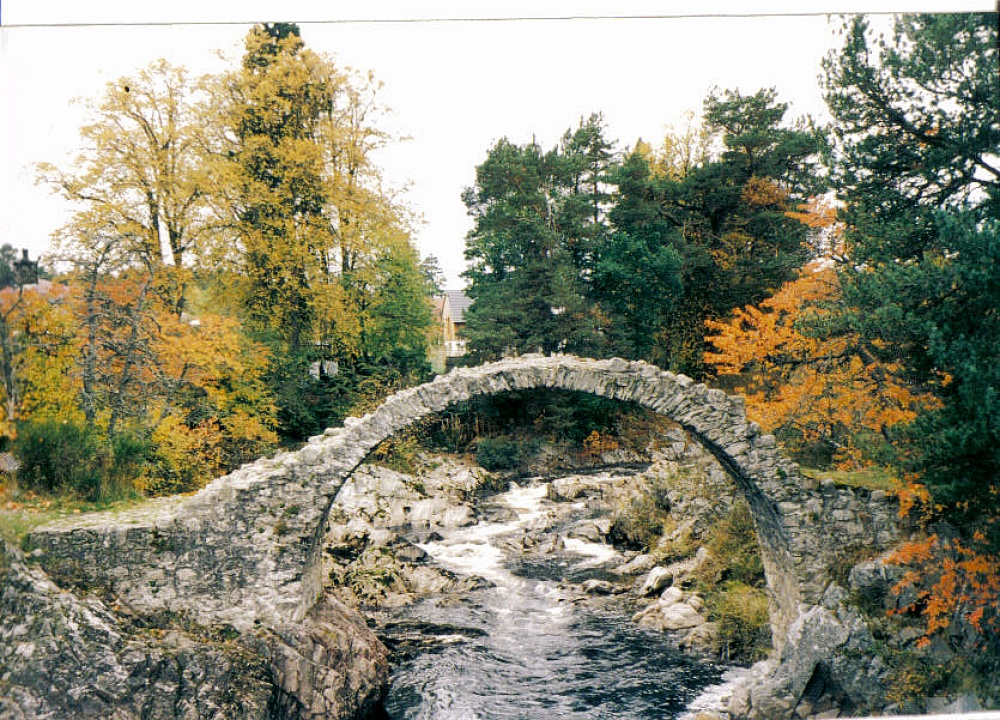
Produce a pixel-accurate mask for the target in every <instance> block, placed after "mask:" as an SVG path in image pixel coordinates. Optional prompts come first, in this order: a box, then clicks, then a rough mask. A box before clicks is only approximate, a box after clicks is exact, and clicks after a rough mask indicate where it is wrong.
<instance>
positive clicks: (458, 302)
mask: <svg viewBox="0 0 1000 720" xmlns="http://www.w3.org/2000/svg"><path fill="white" fill-rule="evenodd" d="M444 293H445V295H447V296H448V304H449V305H450V306H451V317H452V320H454V321H455V322H457V323H464V322H465V311H466V310H468V309H469V306H470V305H472V298H470V297H469V296H468V295H466V294H465V293H464V292H463V291H461V290H445V291H444Z"/></svg>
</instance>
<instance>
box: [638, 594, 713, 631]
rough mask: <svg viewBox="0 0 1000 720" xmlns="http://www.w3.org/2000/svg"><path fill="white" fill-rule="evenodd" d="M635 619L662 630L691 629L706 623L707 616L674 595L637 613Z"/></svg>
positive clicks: (640, 623)
mask: <svg viewBox="0 0 1000 720" xmlns="http://www.w3.org/2000/svg"><path fill="white" fill-rule="evenodd" d="M670 589H676V588H670ZM633 620H634V621H635V622H637V623H638V624H639V625H641V626H642V627H646V628H649V629H651V630H660V631H668V630H669V631H677V630H689V629H691V628H694V627H698V626H699V625H704V624H705V618H704V617H702V616H701V614H700V613H699V612H698V611H697V610H695V609H694V608H693V607H691V606H690V605H688V604H687V603H685V602H677V601H675V600H674V598H673V597H670V598H668V599H667V600H663V599H660V600H658V601H657V602H655V603H653V604H652V605H650V606H649V607H647V608H646V609H645V610H641V611H640V612H638V613H636V614H635V616H634V617H633Z"/></svg>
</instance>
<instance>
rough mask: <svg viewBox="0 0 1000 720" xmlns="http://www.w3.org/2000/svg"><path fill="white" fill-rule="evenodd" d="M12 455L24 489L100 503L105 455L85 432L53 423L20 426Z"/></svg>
mask: <svg viewBox="0 0 1000 720" xmlns="http://www.w3.org/2000/svg"><path fill="white" fill-rule="evenodd" d="M13 454H14V456H15V457H17V458H18V459H19V460H20V461H21V469H20V471H19V473H18V479H19V482H20V484H21V487H22V488H23V489H25V490H32V491H35V492H41V493H46V494H53V493H66V492H70V493H73V494H75V495H78V496H80V497H81V498H83V499H86V500H97V499H100V496H101V489H102V482H101V481H102V478H103V476H104V472H103V471H104V466H105V464H106V463H107V462H108V460H109V458H108V451H107V449H106V448H104V447H102V445H101V443H100V442H99V441H98V439H97V437H96V436H95V435H94V434H93V433H91V432H90V431H88V430H87V428H85V427H83V426H80V425H77V424H75V423H71V422H57V421H54V420H48V421H43V422H25V423H21V424H20V425H19V426H18V437H17V440H16V441H15V442H14V447H13Z"/></svg>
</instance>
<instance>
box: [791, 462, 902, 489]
mask: <svg viewBox="0 0 1000 720" xmlns="http://www.w3.org/2000/svg"><path fill="white" fill-rule="evenodd" d="M800 470H801V472H802V474H803V475H805V476H806V477H808V478H812V479H813V480H832V481H833V482H834V483H835V484H837V485H843V486H845V487H855V488H863V489H865V490H885V491H886V492H889V491H892V490H898V489H899V480H897V479H896V477H895V475H893V474H892V472H891V471H890V470H888V469H886V468H882V467H869V468H864V469H863V470H816V469H813V468H805V467H804V468H800Z"/></svg>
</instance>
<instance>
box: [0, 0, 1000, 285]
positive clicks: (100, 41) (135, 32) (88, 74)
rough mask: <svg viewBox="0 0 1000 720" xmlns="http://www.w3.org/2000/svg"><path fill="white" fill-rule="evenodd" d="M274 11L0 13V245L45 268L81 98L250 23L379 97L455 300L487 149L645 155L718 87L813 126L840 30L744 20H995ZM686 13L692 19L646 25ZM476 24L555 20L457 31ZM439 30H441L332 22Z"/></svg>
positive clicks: (448, 3)
mask: <svg viewBox="0 0 1000 720" xmlns="http://www.w3.org/2000/svg"><path fill="white" fill-rule="evenodd" d="M276 6H277V3H274V2H271V3H266V2H262V1H260V0H243V1H242V2H238V3H236V2H213V3H209V2H205V1H204V0H200V1H197V2H196V1H193V0H176V1H175V2H171V3H163V4H156V5H153V4H147V3H137V2H134V1H129V2H121V1H116V0H96V1H92V2H81V1H80V0H48V1H46V2H33V0H2V7H0V138H2V143H3V144H2V148H3V149H2V154H0V244H2V243H10V244H11V245H13V246H14V247H17V248H28V249H30V251H31V254H32V256H36V255H39V254H42V253H44V252H45V250H46V248H47V246H48V239H49V236H50V235H51V234H52V233H53V232H55V231H56V230H57V229H58V228H59V227H60V226H61V225H62V224H63V223H64V222H65V220H66V213H67V208H66V207H65V205H64V203H63V202H62V201H61V200H60V199H59V198H58V197H57V196H53V195H52V194H51V193H50V192H49V191H48V189H46V188H44V187H39V186H36V185H35V183H34V176H35V171H34V169H33V165H34V163H37V162H41V161H48V162H54V163H56V164H57V165H60V166H66V165H68V162H69V160H70V159H71V158H72V157H73V156H74V155H75V154H76V152H77V141H78V135H77V130H78V128H79V127H80V125H81V124H82V123H83V120H84V116H83V109H82V107H81V106H80V105H79V104H74V103H73V102H72V100H73V98H80V97H82V98H94V97H97V96H99V95H100V94H101V93H102V91H103V88H104V85H105V84H106V83H108V82H111V81H114V80H116V79H117V78H119V77H121V76H123V75H126V74H129V73H131V72H133V71H135V70H137V69H138V68H141V67H143V66H145V65H147V64H149V63H150V62H152V61H153V60H156V59H158V58H161V57H162V58H166V59H167V60H169V61H170V62H172V63H175V64H182V65H185V66H186V67H187V68H188V69H189V70H191V71H192V73H193V74H195V75H197V74H201V73H204V72H213V71H219V70H221V69H223V68H225V67H226V66H227V65H226V63H224V62H223V61H221V60H220V59H219V58H218V57H217V54H216V52H215V51H217V50H221V51H223V52H224V53H226V54H227V55H228V56H229V57H230V58H231V59H233V60H235V59H237V58H238V57H239V55H240V52H241V41H242V39H243V37H244V36H245V34H246V32H247V30H248V29H249V27H250V24H251V23H253V22H259V21H273V20H283V21H291V22H298V23H299V24H300V26H301V28H302V36H303V39H304V40H305V42H306V44H307V45H308V46H309V47H311V48H312V49H314V50H316V51H319V52H324V53H328V54H331V55H333V56H334V57H335V59H336V60H337V61H338V62H339V63H340V64H342V65H348V66H351V67H354V68H357V69H359V70H372V71H374V73H375V75H376V77H377V78H378V79H379V80H381V81H382V82H383V83H384V86H385V87H384V90H383V93H382V96H381V97H382V100H383V102H384V103H385V104H387V105H388V106H390V107H391V108H392V109H393V115H392V116H391V117H390V119H389V121H388V126H389V128H390V129H391V130H393V131H395V132H397V133H398V134H401V135H407V136H409V137H410V138H411V139H410V140H408V141H406V142H404V143H400V144H397V145H395V146H394V147H392V148H390V149H387V150H386V151H384V152H383V153H382V155H381V156H380V163H381V165H382V167H383V168H384V171H385V175H386V178H387V180H388V181H389V182H390V183H391V184H392V185H394V186H396V187H402V186H404V185H406V186H408V187H409V190H408V191H407V193H406V198H407V200H408V202H409V204H410V205H411V206H412V207H413V208H414V209H415V210H416V211H417V212H418V213H420V214H421V215H422V216H423V218H424V223H423V225H422V226H421V227H420V228H419V231H418V234H417V244H418V247H419V249H420V250H421V253H422V254H424V255H427V254H433V255H436V256H437V257H438V259H439V260H440V262H441V266H442V268H443V269H444V271H445V274H446V275H447V277H448V284H449V286H453V287H457V286H460V284H461V280H460V278H459V274H460V273H461V271H462V268H463V257H462V251H463V247H464V238H465V234H466V232H467V231H468V229H469V227H470V223H469V221H468V219H467V217H466V214H465V207H464V206H463V205H462V202H461V199H460V194H461V191H462V189H463V188H464V187H467V186H468V185H470V184H471V183H472V182H473V180H474V177H475V166H476V165H477V164H479V163H480V162H482V160H483V159H484V158H485V154H486V152H487V150H488V148H489V147H490V146H491V145H492V144H493V143H494V142H495V141H496V140H497V139H499V138H501V137H504V136H506V137H509V138H510V139H512V140H513V141H515V142H524V141H527V140H530V139H531V137H532V136H533V135H534V136H536V137H537V138H538V139H539V141H541V143H542V144H543V145H544V146H545V147H549V146H551V145H552V144H554V143H555V142H556V141H557V140H558V139H559V137H560V136H561V135H562V133H563V132H564V131H565V130H566V129H567V128H569V127H571V126H574V125H576V124H577V123H578V122H579V120H580V118H581V117H583V116H586V115H589V114H590V113H592V112H602V113H603V114H604V117H605V120H606V123H607V128H608V132H607V135H608V137H610V138H615V139H617V140H619V141H620V146H624V145H631V144H633V143H634V142H635V140H636V139H637V138H638V137H642V138H644V139H647V140H651V141H654V142H655V141H658V140H659V139H660V138H661V137H662V136H663V134H664V132H665V130H666V128H667V126H668V125H671V124H673V125H680V124H682V123H683V117H684V114H685V113H686V112H687V111H692V110H693V111H695V112H700V109H701V103H702V100H703V99H704V97H705V96H706V95H707V93H708V92H709V90H710V89H711V88H713V87H719V88H722V89H726V88H738V89H740V90H741V91H743V92H744V93H749V92H754V91H756V90H757V89H759V88H761V87H772V86H773V87H775V88H777V90H778V92H779V97H780V98H781V99H783V100H785V101H786V102H789V103H790V104H791V106H792V110H791V112H792V114H793V115H802V114H811V115H812V116H813V117H815V118H820V119H821V118H822V117H823V113H824V109H823V103H822V98H821V96H820V89H819V84H818V81H817V78H818V76H819V73H820V60H821V58H822V57H823V56H824V55H825V53H826V52H827V51H828V49H829V48H831V47H833V46H835V45H836V44H837V42H838V40H837V38H836V30H837V28H839V26H840V22H839V21H838V19H837V17H835V16H832V15H831V16H828V15H815V16H795V17H748V16H746V14H752V13H773V12H793V13H809V12H823V13H835V12H851V11H859V10H860V11H865V12H875V11H890V12H896V11H942V10H948V11H952V12H955V11H974V10H979V11H990V10H993V9H994V5H993V3H992V2H991V1H988V0H967V1H962V0H957V1H956V0H952V1H951V2H942V1H941V0H938V1H937V2H931V1H928V0H923V1H921V0H916V1H911V2H900V1H898V0H868V1H866V2H861V1H860V0H858V1H856V2H843V1H839V2H809V1H808V0H787V1H784V2H779V1H777V0H732V1H730V2H722V1H718V0H702V1H701V2H697V1H695V0H690V1H689V0H618V1H617V2H609V1H607V0H605V1H602V2H597V1H589V2H588V1H587V0H530V1H528V0H522V1H513V0H507V1H505V2H493V1H492V0H490V1H487V0H482V1H481V2H468V1H467V0H466V1H464V2H458V1H456V0H436V1H434V2H424V1H411V2H400V1H399V0H367V1H366V2H352V3H340V2H327V3H322V4H320V3H308V2H287V1H286V2H283V3H281V10H280V13H279V16H276V15H275V13H276V12H278V11H276V10H275V7H276ZM734 13H736V14H740V16H739V17H704V16H703V15H705V14H715V15H726V14H730V15H732V14H734ZM683 14H694V15H702V16H701V17H665V18H652V17H650V16H654V15H671V16H676V15H683ZM609 15H616V16H629V17H630V19H620V18H609V17H606V16H609ZM569 16H573V17H574V18H575V19H553V18H567V17H569ZM599 16H602V17H599ZM470 17H479V18H483V17H489V18H512V17H521V18H547V19H536V20H529V19H522V20H494V21H490V22H462V21H455V19H456V18H470ZM435 18H436V19H439V20H441V19H448V20H447V21H439V22H342V21H350V20H354V21H358V20H365V21H369V20H382V21H385V20H393V21H399V20H405V21H410V20H427V19H435ZM331 21H335V22H331ZM142 23H165V24H153V25H144V24H142ZM171 23H175V24H171ZM176 23H183V24H176ZM216 23H218V24H216ZM231 23H232V24H231ZM56 24H60V25H58V26H56Z"/></svg>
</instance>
